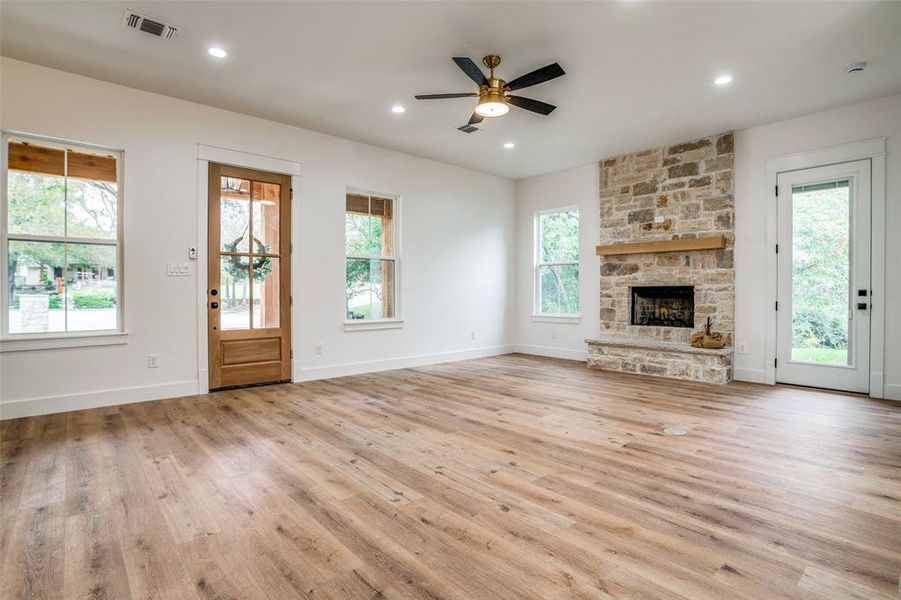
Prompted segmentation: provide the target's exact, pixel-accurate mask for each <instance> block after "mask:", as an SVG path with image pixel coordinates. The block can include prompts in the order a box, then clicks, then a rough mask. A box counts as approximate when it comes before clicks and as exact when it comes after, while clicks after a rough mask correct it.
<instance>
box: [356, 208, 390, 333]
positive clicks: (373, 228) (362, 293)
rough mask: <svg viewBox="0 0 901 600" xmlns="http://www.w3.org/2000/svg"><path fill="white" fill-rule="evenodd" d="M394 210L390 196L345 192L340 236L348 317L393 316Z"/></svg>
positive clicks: (375, 317)
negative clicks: (345, 256) (344, 257)
mask: <svg viewBox="0 0 901 600" xmlns="http://www.w3.org/2000/svg"><path fill="white" fill-rule="evenodd" d="M394 212H395V200H394V199H393V198H382V197H376V196H368V195H362V194H348V195H347V205H346V213H345V220H344V228H345V229H344V232H345V238H344V239H345V252H346V254H347V258H346V261H345V312H346V318H347V320H348V321H356V320H366V319H392V318H395V317H396V310H395V294H396V287H395V279H396V269H397V264H396V261H397V257H396V256H395V242H394V238H395V231H396V226H397V223H396V219H395V215H394Z"/></svg>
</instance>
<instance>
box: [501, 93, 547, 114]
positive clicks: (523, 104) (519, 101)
mask: <svg viewBox="0 0 901 600" xmlns="http://www.w3.org/2000/svg"><path fill="white" fill-rule="evenodd" d="M507 102H509V103H510V104H512V105H513V106H518V107H519V108H524V109H526V110H531V111H532V112H536V113H538V114H540V115H549V114H551V113H552V112H554V109H555V108H557V107H556V106H554V105H553V104H548V103H547V102H542V101H541V100H533V99H532V98H523V97H522V96H507Z"/></svg>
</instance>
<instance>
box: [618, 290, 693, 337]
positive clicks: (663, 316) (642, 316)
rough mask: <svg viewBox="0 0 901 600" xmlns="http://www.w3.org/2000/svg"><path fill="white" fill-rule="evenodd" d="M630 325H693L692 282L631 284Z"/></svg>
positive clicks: (690, 326) (691, 326)
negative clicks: (648, 284)
mask: <svg viewBox="0 0 901 600" xmlns="http://www.w3.org/2000/svg"><path fill="white" fill-rule="evenodd" d="M632 325H651V326H660V327H689V328H694V326H695V288H694V286H690V285H653V286H640V287H639V286H636V287H633V288H632Z"/></svg>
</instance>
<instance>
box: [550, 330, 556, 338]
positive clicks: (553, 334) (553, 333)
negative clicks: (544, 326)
mask: <svg viewBox="0 0 901 600" xmlns="http://www.w3.org/2000/svg"><path fill="white" fill-rule="evenodd" d="M551 339H552V340H556V339H557V330H556V329H554V330H553V331H551Z"/></svg>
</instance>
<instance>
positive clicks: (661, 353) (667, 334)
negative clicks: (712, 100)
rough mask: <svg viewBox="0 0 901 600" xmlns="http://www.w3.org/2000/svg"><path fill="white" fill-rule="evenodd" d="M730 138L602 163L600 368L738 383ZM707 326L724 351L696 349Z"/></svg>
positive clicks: (594, 351) (593, 348)
mask: <svg viewBox="0 0 901 600" xmlns="http://www.w3.org/2000/svg"><path fill="white" fill-rule="evenodd" d="M732 157H733V140H732V134H731V133H725V134H721V135H715V136H711V137H707V138H701V139H698V140H693V141H690V142H686V143H682V144H675V145H672V146H665V147H661V148H655V149H653V150H645V151H643V152H636V153H633V154H626V155H623V156H618V157H615V158H610V159H606V160H603V161H601V163H600V182H601V185H600V212H601V246H598V254H599V258H600V262H601V265H600V269H601V289H600V300H601V302H600V305H601V308H600V311H601V314H600V317H601V331H600V332H599V333H600V335H599V336H598V338H596V339H591V340H587V342H588V364H589V366H591V367H594V368H601V369H610V370H616V371H627V372H638V373H646V374H651V375H662V376H667V377H676V378H681V379H690V380H696V381H706V382H710V383H726V382H728V381H730V380H731V379H732V350H731V345H732V334H733V331H734V303H735V290H734V270H733V244H734V218H735V217H734V215H735V213H734V208H733V201H732V188H733V184H732ZM708 317H709V318H710V319H711V322H712V327H713V330H714V331H718V332H722V333H723V335H724V337H725V339H726V348H724V349H720V350H710V349H704V348H693V347H692V346H691V345H690V340H691V335H692V333H693V332H695V331H699V330H701V329H702V328H703V327H704V324H705V323H706V321H707V319H708Z"/></svg>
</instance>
